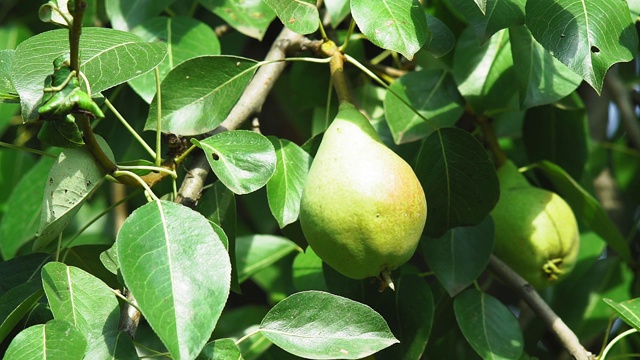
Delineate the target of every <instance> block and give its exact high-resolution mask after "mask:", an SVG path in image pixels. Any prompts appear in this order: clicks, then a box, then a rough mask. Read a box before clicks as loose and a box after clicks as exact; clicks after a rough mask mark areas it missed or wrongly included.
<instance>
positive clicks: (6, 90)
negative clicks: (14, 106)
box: [0, 50, 20, 102]
mask: <svg viewBox="0 0 640 360" xmlns="http://www.w3.org/2000/svg"><path fill="white" fill-rule="evenodd" d="M15 53H16V51H15V50H0V102H16V101H20V98H18V93H17V92H16V88H15V87H14V86H13V83H12V82H11V67H12V64H13V57H14V56H15Z"/></svg>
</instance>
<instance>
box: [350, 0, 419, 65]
mask: <svg viewBox="0 0 640 360" xmlns="http://www.w3.org/2000/svg"><path fill="white" fill-rule="evenodd" d="M351 16H353V19H354V20H355V22H356V24H358V28H360V30H361V31H362V33H363V34H364V35H365V36H366V37H367V39H368V40H369V41H371V42H372V43H373V44H375V45H377V46H379V47H381V48H383V49H387V50H392V51H397V52H399V53H401V54H402V55H404V57H406V58H407V59H409V60H411V59H412V58H413V55H414V54H415V53H416V52H418V50H420V48H421V47H422V45H424V43H425V42H426V41H427V39H428V38H429V36H430V35H431V34H430V33H429V29H428V28H427V17H426V15H425V12H424V9H423V8H422V5H420V3H419V2H418V1H417V0H412V1H395V0H351Z"/></svg>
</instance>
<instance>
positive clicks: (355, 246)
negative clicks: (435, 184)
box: [300, 102, 427, 280]
mask: <svg viewBox="0 0 640 360" xmlns="http://www.w3.org/2000/svg"><path fill="white" fill-rule="evenodd" d="M426 218H427V202H426V199H425V195H424V191H423V189H422V186H421V185H420V182H419V181H418V178H417V177H416V175H415V173H414V172H413V169H412V168H411V166H409V164H407V163H406V162H405V161H404V160H403V159H402V158H400V157H399V156H398V155H396V154H395V153H394V152H393V151H391V150H390V149H389V148H387V147H386V146H385V145H384V144H383V143H382V141H381V140H380V137H379V136H378V134H377V133H376V131H375V129H374V128H373V126H371V123H369V121H368V120H367V118H366V117H365V116H364V115H363V114H361V113H360V112H359V111H358V110H357V109H356V108H355V107H354V106H353V105H351V104H349V103H346V102H343V103H342V104H341V105H340V109H339V111H338V115H337V116H336V118H335V119H334V120H333V122H332V123H331V125H330V126H329V128H328V129H327V131H326V132H325V133H324V137H323V139H322V142H321V143H320V147H319V148H318V152H317V154H316V156H315V159H314V160H313V163H312V165H311V169H310V170H309V175H308V177H307V181H306V183H305V186H304V190H303V193H302V200H301V204H300V225H301V226H302V231H303V233H304V235H305V237H306V239H307V241H308V243H309V245H310V246H311V248H312V249H313V251H315V253H316V254H317V255H318V256H319V257H320V258H321V259H322V260H324V261H325V262H326V263H327V264H328V265H329V266H331V267H332V268H334V269H335V270H336V271H338V272H339V273H341V274H343V275H345V276H347V277H349V278H352V279H364V278H367V277H373V276H376V277H379V278H384V279H385V280H387V279H388V273H389V271H391V270H393V269H395V268H396V267H398V266H400V265H402V264H404V263H405V262H407V261H408V260H409V258H411V256H412V255H413V253H414V252H415V250H416V247H417V245H418V241H419V240H420V235H421V234H422V230H423V229H424V224H425V221H426Z"/></svg>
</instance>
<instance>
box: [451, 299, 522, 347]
mask: <svg viewBox="0 0 640 360" xmlns="http://www.w3.org/2000/svg"><path fill="white" fill-rule="evenodd" d="M453 308H454V311H455V314H456V320H457V321H458V326H460V329H461V330H462V333H463V334H464V337H465V338H466V339H467V341H468V342H469V344H470V345H471V346H472V347H473V349H474V350H475V351H476V352H477V353H478V355H480V357H482V358H483V359H491V360H498V359H504V360H512V359H518V358H519V357H520V356H521V355H522V352H523V349H524V341H523V339H522V332H521V331H520V326H519V324H518V320H517V319H516V318H515V317H514V316H513V314H512V313H511V311H509V309H508V308H507V307H505V306H504V305H503V304H502V303H501V302H500V301H498V300H497V299H496V298H494V297H492V296H491V295H488V294H485V293H482V292H480V291H478V290H476V289H468V290H466V291H464V292H462V293H461V294H459V295H458V296H456V298H455V299H454V302H453Z"/></svg>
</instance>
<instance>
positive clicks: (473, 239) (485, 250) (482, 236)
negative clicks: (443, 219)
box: [420, 216, 494, 297]
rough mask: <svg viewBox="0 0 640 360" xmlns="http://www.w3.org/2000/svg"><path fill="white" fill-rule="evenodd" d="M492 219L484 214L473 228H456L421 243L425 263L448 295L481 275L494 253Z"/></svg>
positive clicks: (458, 291) (462, 288) (461, 288)
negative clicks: (483, 218) (484, 216)
mask: <svg viewBox="0 0 640 360" xmlns="http://www.w3.org/2000/svg"><path fill="white" fill-rule="evenodd" d="M493 242H494V229H493V220H492V219H491V217H490V216H487V217H486V218H485V220H484V221H483V222H481V223H480V224H478V225H476V226H473V227H456V228H453V229H451V230H449V231H447V232H446V233H445V234H444V235H443V236H441V237H440V238H437V239H424V240H423V241H421V243H420V246H421V249H422V252H423V254H424V257H425V259H426V260H427V265H429V268H430V269H431V270H432V271H433V272H434V273H435V275H436V277H437V278H438V280H439V281H440V284H442V286H443V287H444V288H445V289H446V290H447V292H448V293H449V295H450V296H451V297H453V296H456V295H457V294H458V293H460V292H461V291H462V290H464V289H465V288H466V287H467V286H469V285H471V284H472V283H473V282H474V281H475V280H476V279H477V278H478V276H480V274H482V272H483V271H484V269H485V268H486V267H487V264H488V263H489V258H490V257H491V254H492V252H493Z"/></svg>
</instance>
